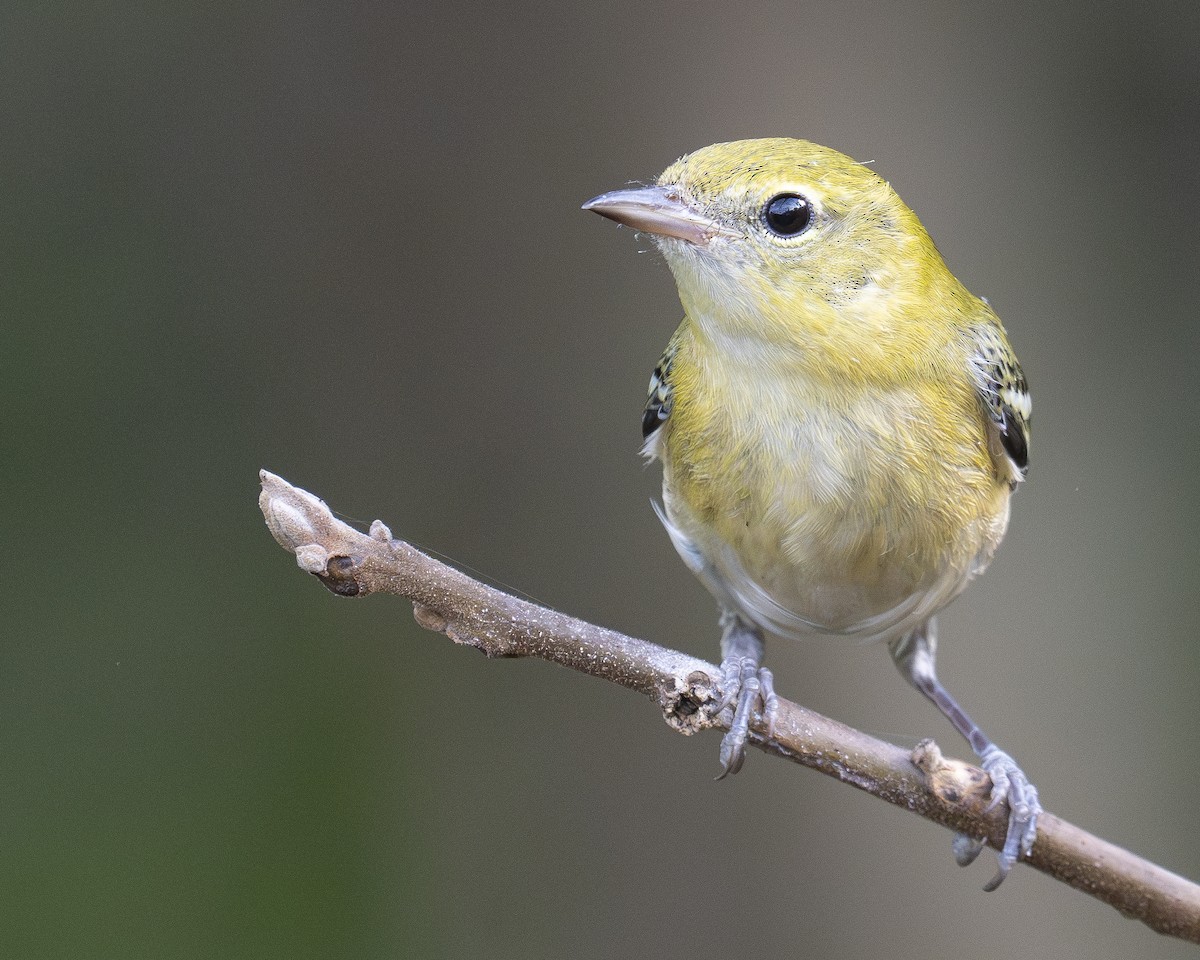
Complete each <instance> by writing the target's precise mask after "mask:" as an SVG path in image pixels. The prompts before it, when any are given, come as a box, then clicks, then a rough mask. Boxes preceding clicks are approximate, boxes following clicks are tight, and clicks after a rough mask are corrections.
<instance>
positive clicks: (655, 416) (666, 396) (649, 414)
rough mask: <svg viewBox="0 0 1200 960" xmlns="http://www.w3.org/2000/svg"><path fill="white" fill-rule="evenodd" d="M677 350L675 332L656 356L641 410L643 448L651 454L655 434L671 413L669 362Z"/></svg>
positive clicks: (652, 452)
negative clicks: (644, 443)
mask: <svg viewBox="0 0 1200 960" xmlns="http://www.w3.org/2000/svg"><path fill="white" fill-rule="evenodd" d="M678 350H679V335H678V334H676V335H675V336H673V337H671V342H670V343H668V344H667V349H666V350H664V351H663V354H662V356H661V357H659V358H658V363H657V364H656V365H655V367H654V373H652V374H651V375H650V389H649V396H647V397H646V408H645V409H644V410H643V411H642V437H643V439H645V441H646V446H645V450H646V452H647V453H648V454H651V455H653V454H654V447H655V446H656V441H657V437H656V436H655V434H656V432H657V431H658V429H659V428H660V427H661V426H662V425H663V424H664V423H666V422H667V418H668V417H669V416H670V415H671V402H672V389H671V364H672V363H673V362H674V360H675V354H676V352H677V351H678Z"/></svg>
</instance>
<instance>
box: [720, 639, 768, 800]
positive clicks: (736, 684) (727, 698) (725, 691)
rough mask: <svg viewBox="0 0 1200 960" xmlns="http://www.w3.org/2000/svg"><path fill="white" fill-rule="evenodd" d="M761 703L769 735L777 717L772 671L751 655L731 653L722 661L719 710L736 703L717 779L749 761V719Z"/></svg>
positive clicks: (725, 737) (722, 751)
mask: <svg viewBox="0 0 1200 960" xmlns="http://www.w3.org/2000/svg"><path fill="white" fill-rule="evenodd" d="M760 704H761V707H762V718H763V725H764V726H765V727H766V730H767V738H768V739H770V738H772V737H774V736H775V720H776V716H777V715H778V712H779V698H778V697H777V696H776V695H775V681H774V677H773V676H772V674H771V671H770V670H768V669H767V668H766V667H760V666H759V665H758V664H757V663H755V661H754V660H753V659H752V658H750V657H730V658H728V659H726V660H725V661H724V662H723V663H722V664H721V699H720V701H719V702H718V703H717V706H716V712H717V713H720V712H721V711H722V710H724V709H725V708H726V707H729V706H732V707H733V721H732V723H730V725H729V732H728V733H726V734H725V736H724V737H723V738H722V740H721V773H720V775H719V776H718V777H717V779H718V780H721V779H723V778H724V777H726V776H728V775H729V774H731V773H737V772H738V771H739V770H741V769H742V764H743V763H745V761H746V741H747V740H748V739H749V736H750V720H751V719H752V717H753V715H754V709H755V707H756V706H758V705H760Z"/></svg>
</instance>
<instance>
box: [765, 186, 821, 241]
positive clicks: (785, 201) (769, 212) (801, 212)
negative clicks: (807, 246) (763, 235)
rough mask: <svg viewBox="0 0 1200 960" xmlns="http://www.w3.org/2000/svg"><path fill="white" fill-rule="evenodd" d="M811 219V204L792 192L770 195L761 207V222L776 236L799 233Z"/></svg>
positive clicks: (790, 235) (789, 235) (788, 235)
mask: <svg viewBox="0 0 1200 960" xmlns="http://www.w3.org/2000/svg"><path fill="white" fill-rule="evenodd" d="M811 221H812V204H810V203H809V202H808V201H807V200H805V199H804V198H803V197H801V196H798V195H796V194H794V193H781V194H780V195H779V196H777V197H772V198H771V199H770V200H768V201H767V205H766V206H765V207H763V222H764V223H765V224H766V225H767V229H769V230H770V231H771V232H772V233H773V234H775V235H776V236H777V237H794V236H797V235H798V234H801V233H803V232H804V231H805V229H806V228H807V227H808V225H809V223H810V222H811Z"/></svg>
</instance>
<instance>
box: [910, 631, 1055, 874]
mask: <svg viewBox="0 0 1200 960" xmlns="http://www.w3.org/2000/svg"><path fill="white" fill-rule="evenodd" d="M888 649H889V650H890V651H891V653H892V659H893V660H895V661H896V666H897V667H899V668H900V672H901V673H902V674H904V676H905V677H906V678H907V679H908V682H909V683H911V684H912V685H913V686H914V687H916V688H917V689H918V690H920V691H921V692H922V693H923V694H925V696H927V697H928V698H929V699H930V700H932V701H933V702H934V705H935V706H937V708H938V709H939V710H941V711H942V713H944V714H945V715H946V717H947V718H948V719H949V720H950V722H951V723H952V724H954V729H955V730H957V731H958V732H959V733H961V734H962V735H963V736H964V737H965V738H966V740H967V743H969V744H970V745H971V749H972V750H974V751H975V753H976V755H978V757H979V760H980V765H981V766H982V767H983V769H984V770H985V771H986V772H987V774H988V776H990V777H991V778H992V806H995V805H996V804H998V803H1000V802H1001V801H1003V800H1008V809H1009V816H1008V834H1007V835H1006V836H1005V838H1004V848H1003V849H1002V850H1001V851H1000V852H999V854H998V859H999V862H1000V871H999V873H997V874H996V876H995V877H994V878H993V879H992V881H991V882H990V883H989V884H988V885H987V886H986V887H984V889H985V890H995V889H996V887H998V886H1000V883H1001V881H1003V880H1004V878H1005V877H1006V876H1008V872H1009V870H1011V869H1012V865H1013V864H1014V863H1016V862H1017V857H1018V856H1019V855H1020V854H1022V853H1024V854H1025V855H1026V856H1028V854H1029V851H1030V850H1032V849H1033V841H1034V839H1035V838H1036V837H1037V818H1038V814H1039V813H1041V812H1042V807H1041V804H1039V803H1038V792H1037V787H1035V786H1034V785H1033V784H1031V783H1030V782H1029V779H1028V778H1027V777H1026V776H1025V773H1024V771H1022V770H1021V768H1020V767H1018V766H1017V764H1016V762H1015V761H1014V760H1013V758H1012V757H1010V756H1009V755H1008V754H1007V753H1005V752H1004V751H1003V750H1000V749H999V748H998V747H997V746H996V745H995V744H994V743H992V741H991V740H989V739H988V738H987V737H986V736H985V735H984V732H983V731H982V730H980V729H979V727H978V726H976V724H975V722H974V721H973V720H971V718H970V717H969V716H967V714H966V711H965V710H963V708H962V707H960V706H959V705H958V704H957V703H956V702H955V700H954V698H953V697H952V696H950V693H949V691H947V690H946V688H945V687H943V686H942V683H941V681H940V680H938V678H937V672H936V670H935V669H934V660H935V657H936V652H937V624H936V623H935V622H934V621H933V620H929V621H928V622H927V623H925V624H924V625H923V626H921V627H918V628H917V629H916V630H914V631H913V632H912V633H910V634H908V635H906V636H903V637H901V638H900V639H899V640H893V641H892V642H891V643H890V644H888ZM981 846H982V845H981V844H980V843H979V842H978V841H975V840H972V839H971V838H968V837H963V836H961V835H960V836H959V837H956V838H955V842H954V851H955V857H956V859H957V860H958V862H959V863H961V864H963V865H966V864H968V863H970V862H971V861H972V860H974V859H975V857H976V855H978V853H979V850H980V849H981Z"/></svg>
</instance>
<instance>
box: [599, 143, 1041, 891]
mask: <svg viewBox="0 0 1200 960" xmlns="http://www.w3.org/2000/svg"><path fill="white" fill-rule="evenodd" d="M583 209H584V210H589V211H592V212H594V213H597V214H600V215H601V216H604V217H607V218H608V219H610V220H614V221H616V222H617V223H618V224H622V225H625V226H628V227H631V228H633V229H635V230H636V231H638V232H639V233H642V234H646V235H648V236H649V237H650V239H651V240H652V241H653V242H654V243H655V245H656V246H657V248H658V249H659V251H660V252H661V254H662V256H663V258H664V259H665V260H666V262H667V265H668V266H669V267H670V270H671V272H672V274H673V275H674V279H675V282H676V285H677V287H678V293H679V298H680V301H681V303H682V306H683V309H684V317H683V321H682V322H681V323H680V325H679V327H678V329H677V330H676V331H675V333H674V335H673V336H672V337H671V339H670V342H669V343H668V345H667V347H666V350H665V351H664V352H663V354H662V356H661V358H660V359H659V361H658V364H657V365H656V366H655V368H654V372H653V375H652V376H651V379H650V385H649V392H648V398H647V401H646V405H645V408H644V410H643V415H642V434H643V440H644V447H643V453H644V454H645V455H646V456H647V457H650V458H652V459H658V460H660V461H661V462H662V468H663V495H662V502H661V505H659V504H655V509H656V511H657V512H658V514H659V517H660V519H661V520H662V523H663V525H664V526H665V527H666V530H667V533H668V534H669V536H670V539H671V541H672V542H673V544H674V546H675V548H676V549H677V551H678V553H679V555H680V557H681V558H682V559H683V561H684V563H685V564H686V565H687V566H688V567H689V568H690V569H691V570H692V572H693V573H694V574H695V575H696V576H697V577H698V578H699V579H700V581H701V582H702V583H703V584H704V586H705V587H707V588H708V590H709V591H710V592H711V593H712V595H713V596H714V598H715V599H716V601H717V604H718V606H719V607H720V621H719V622H720V626H721V630H722V636H721V653H722V661H721V666H720V676H719V678H718V681H719V689H720V697H719V698H718V703H717V706H716V710H717V711H723V710H726V709H729V708H732V721H731V722H730V725H729V730H728V732H727V733H726V734H725V736H724V738H723V739H722V743H721V752H720V760H721V765H722V774H721V776H725V775H726V774H728V773H736V772H737V771H738V770H739V769H740V768H741V766H742V763H743V760H744V757H745V750H746V743H747V739H748V735H749V727H750V723H751V721H752V719H753V717H754V713H755V711H756V710H760V711H761V716H762V718H763V722H764V726H765V728H766V732H767V736H768V737H770V736H771V735H772V733H773V725H774V721H775V716H776V714H777V711H778V703H779V698H778V696H777V694H776V693H775V685H774V678H773V675H772V673H771V671H770V670H769V669H767V668H766V667H764V666H763V653H764V643H765V637H766V636H771V637H778V638H783V639H803V638H809V637H813V636H821V635H835V636H841V637H847V638H853V639H856V640H863V641H878V642H881V643H886V644H887V646H888V649H889V651H890V653H891V656H892V659H893V660H894V662H895V664H896V665H897V667H898V668H899V669H900V672H901V673H902V674H903V676H904V677H905V678H906V679H907V680H908V681H909V682H910V683H911V684H912V685H913V686H914V687H915V688H916V689H918V690H919V691H920V692H921V693H923V694H924V695H925V696H926V697H928V698H929V699H930V700H931V701H932V702H933V703H934V704H935V705H936V706H937V707H938V709H939V710H940V711H941V712H942V713H943V714H944V715H945V716H946V717H947V718H948V719H949V720H950V722H951V723H952V724H953V726H954V727H955V729H956V730H957V731H958V732H959V733H960V734H961V735H962V736H963V737H964V738H965V739H966V740H967V742H968V743H969V744H970V746H971V748H972V749H973V750H974V751H975V753H976V755H977V756H978V757H979V760H980V765H981V767H982V768H983V769H984V770H985V771H986V772H987V773H988V775H989V776H990V777H991V781H992V790H991V795H990V803H991V805H992V806H993V807H994V806H997V805H999V804H1000V803H1002V802H1004V801H1007V803H1008V808H1009V821H1008V828H1007V832H1006V835H1005V841H1004V844H1003V847H1002V849H1000V850H999V851H998V853H997V860H998V872H997V874H996V876H995V877H994V879H993V880H992V881H991V882H990V883H989V884H988V885H987V886H986V887H985V889H987V890H993V889H995V888H996V887H997V886H999V884H1000V883H1001V882H1002V881H1003V880H1004V878H1005V877H1006V876H1007V875H1008V873H1009V872H1010V870H1011V868H1012V866H1013V864H1014V863H1016V862H1017V860H1018V859H1019V857H1020V856H1021V855H1025V856H1028V855H1029V853H1030V852H1031V850H1032V848H1033V844H1034V840H1035V839H1036V836H1037V821H1038V816H1039V814H1040V813H1041V811H1042V808H1041V805H1040V803H1039V800H1038V791H1037V788H1036V787H1035V786H1034V785H1033V784H1032V783H1031V782H1030V781H1029V778H1028V777H1027V776H1026V775H1025V773H1024V771H1023V770H1022V769H1021V767H1020V766H1018V765H1017V763H1016V762H1015V761H1014V760H1013V758H1012V757H1011V756H1010V755H1009V754H1007V753H1005V752H1004V751H1002V750H1000V749H999V748H998V747H997V746H996V745H995V744H994V743H993V742H992V740H990V739H989V738H988V737H987V736H986V735H985V734H984V732H983V731H982V730H981V729H980V728H979V726H977V725H976V724H975V723H974V722H973V721H972V720H971V719H970V717H969V716H968V714H967V713H966V711H964V710H963V709H962V708H961V707H960V706H959V705H958V703H957V702H956V701H955V699H954V698H953V697H952V696H951V695H950V693H949V691H947V689H946V688H945V687H944V686H943V685H942V683H941V681H940V680H939V679H938V676H937V672H936V668H935V663H936V650H937V621H936V614H937V612H938V611H939V610H941V609H942V608H943V607H945V606H946V605H947V604H948V603H950V601H951V600H953V599H954V598H955V597H957V596H958V595H959V593H960V592H961V591H962V590H963V589H964V588H965V587H966V585H967V583H968V582H969V581H970V580H972V579H973V578H974V577H976V576H978V575H979V574H980V573H982V572H983V571H984V569H985V568H986V567H987V566H988V563H989V562H990V561H991V559H992V557H993V555H994V553H995V551H996V548H997V547H998V546H999V544H1000V541H1001V539H1002V538H1003V536H1004V532H1005V529H1006V527H1007V524H1008V519H1009V506H1010V498H1011V496H1012V493H1013V491H1014V490H1015V489H1016V487H1017V486H1019V485H1020V484H1021V483H1022V481H1023V480H1024V479H1025V477H1026V474H1027V472H1028V468H1029V435H1030V418H1031V401H1030V394H1029V387H1028V383H1027V381H1026V379H1025V376H1024V374H1023V373H1022V370H1021V367H1020V364H1019V363H1018V362H1017V359H1016V356H1015V355H1014V353H1013V349H1012V347H1011V345H1010V344H1009V340H1008V336H1007V334H1006V332H1005V330H1004V327H1003V326H1002V324H1001V322H1000V320H999V318H998V317H997V316H996V314H995V312H994V311H993V310H992V308H991V306H990V305H989V304H988V303H987V301H986V300H984V299H981V298H979V297H976V296H974V295H973V294H971V293H970V292H969V291H968V290H967V289H966V287H965V286H964V285H963V284H962V283H961V282H960V281H959V280H958V279H957V277H955V275H954V274H953V273H952V272H951V271H950V269H949V268H948V267H947V265H946V263H945V261H944V260H943V258H942V256H941V254H940V253H939V252H938V249H937V247H936V246H935V245H934V243H933V240H932V239H931V238H930V236H929V234H928V233H927V232H926V230H925V228H924V226H923V225H922V224H921V222H920V220H918V218H917V216H916V214H914V213H913V212H912V210H910V209H909V207H908V206H907V205H905V203H904V202H903V201H902V200H901V199H900V197H899V196H898V195H897V193H896V192H895V190H894V189H893V188H892V186H891V185H890V184H889V183H888V182H887V181H885V180H884V179H883V178H882V177H880V176H879V175H878V174H877V173H875V172H874V170H872V169H871V167H870V166H868V165H867V164H864V163H860V162H857V161H855V160H853V159H852V158H850V157H849V156H847V155H845V154H843V153H840V152H838V151H836V150H833V149H830V148H828V147H823V146H820V145H818V144H815V143H811V142H809V141H806V140H798V139H791V138H768V139H757V140H741V141H735V142H730V143H718V144H714V145H712V146H709V147H704V148H703V149H699V150H696V151H695V152H693V153H690V154H688V155H686V156H684V157H682V158H681V159H679V160H677V161H676V162H675V163H673V164H671V165H670V166H669V167H668V168H667V169H666V170H665V171H664V172H663V173H662V174H661V176H659V177H658V179H657V181H655V182H653V183H650V184H648V185H641V184H638V185H634V186H628V187H625V188H622V189H618V190H613V191H610V192H608V193H604V194H601V195H600V196H597V197H595V198H594V199H592V200H589V201H588V202H587V203H585V204H584V205H583ZM981 847H982V841H979V840H972V839H970V838H966V837H962V836H960V837H958V838H957V839H956V844H955V850H956V856H957V857H958V860H959V862H960V863H963V864H966V863H969V862H970V861H971V860H973V859H974V856H975V855H976V854H977V853H978V852H979V850H980V849H981Z"/></svg>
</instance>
